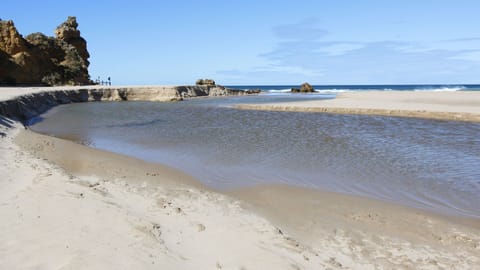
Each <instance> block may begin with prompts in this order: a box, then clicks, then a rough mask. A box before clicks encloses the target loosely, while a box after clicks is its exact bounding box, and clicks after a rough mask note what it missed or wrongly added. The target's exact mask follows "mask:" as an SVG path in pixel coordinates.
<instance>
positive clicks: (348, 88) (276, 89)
mask: <svg viewBox="0 0 480 270" xmlns="http://www.w3.org/2000/svg"><path fill="white" fill-rule="evenodd" d="M227 87H228V88H233V89H245V90H246V89H260V90H262V91H263V92H265V93H270V94H281V93H289V92H290V90H291V89H292V88H294V87H295V88H298V87H300V86H299V85H232V86H227ZM313 87H314V88H315V90H316V91H318V92H319V93H332V94H335V93H342V92H354V91H480V84H429V85H426V84H400V85H398V84H397V85H313Z"/></svg>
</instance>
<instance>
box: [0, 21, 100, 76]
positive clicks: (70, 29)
mask: <svg viewBox="0 0 480 270" xmlns="http://www.w3.org/2000/svg"><path fill="white" fill-rule="evenodd" d="M77 27H78V23H77V20H76V18H75V17H68V19H67V21H65V22H64V23H62V24H61V25H59V26H58V27H57V29H56V30H55V37H49V36H46V35H44V34H42V33H33V34H30V35H28V36H26V37H25V38H23V36H22V35H21V34H20V33H19V32H18V31H17V29H16V28H15V25H14V23H13V21H2V20H0V85H85V84H91V81H90V79H89V77H90V76H89V74H88V65H89V62H88V58H89V57H90V55H89V53H88V51H87V42H86V41H85V39H84V38H82V37H81V36H80V31H79V30H78V29H77Z"/></svg>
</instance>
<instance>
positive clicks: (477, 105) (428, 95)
mask: <svg viewBox="0 0 480 270" xmlns="http://www.w3.org/2000/svg"><path fill="white" fill-rule="evenodd" d="M236 107H237V108H240V109H254V110H274V111H305V112H325V113H341V114H365V115H381V116H400V117H416V118H428V119H438V120H454V121H472V122H480V92H478V91H475V92H473V91H472V92H468V91H464V92H463V91H458V92H432V91H418V92H412V91H365V92H347V93H340V94H338V95H337V97H336V98H335V99H330V100H315V101H302V102H289V103H275V104H245V105H237V106H236Z"/></svg>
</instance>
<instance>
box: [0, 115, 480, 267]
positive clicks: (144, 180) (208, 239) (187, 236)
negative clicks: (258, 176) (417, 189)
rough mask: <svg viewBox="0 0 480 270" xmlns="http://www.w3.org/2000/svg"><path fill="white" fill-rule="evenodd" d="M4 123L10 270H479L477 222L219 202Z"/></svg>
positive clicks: (117, 160) (324, 195)
mask: <svg viewBox="0 0 480 270" xmlns="http://www.w3.org/2000/svg"><path fill="white" fill-rule="evenodd" d="M2 121H4V122H5V124H6V125H8V126H10V128H6V127H2V126H3V125H0V133H1V134H3V135H2V138H1V139H0V156H1V157H2V167H1V169H0V176H1V177H0V178H1V179H3V180H2V181H3V182H4V183H2V188H1V189H0V192H1V193H0V194H1V195H2V196H0V197H1V198H3V199H2V201H0V214H1V215H2V217H5V219H4V220H3V221H2V222H1V223H0V225H1V227H0V231H1V232H0V241H2V242H3V243H6V244H5V246H4V247H1V246H0V266H1V268H9V267H20V266H24V267H28V266H31V267H35V266H39V265H44V266H46V265H48V266H49V268H58V267H59V266H60V265H62V266H65V267H67V268H68V267H70V268H75V267H77V268H78V267H88V268H115V267H121V268H125V267H130V268H142V269H150V268H152V269H154V268H158V267H165V268H174V269H191V268H197V269H211V268H215V267H216V268H218V269H220V268H228V269H230V268H232V269H242V268H243V269H252V268H253V269H258V268H276V269H291V268H292V267H293V268H298V269H318V268H332V269H341V268H345V267H347V268H358V267H359V266H360V267H364V268H387V269H388V268H397V267H404V268H425V267H434V268H435V267H447V268H452V269H469V268H471V267H472V266H474V265H478V264H479V263H480V257H479V256H478V255H477V254H478V251H479V250H480V236H479V235H480V222H479V220H476V219H468V218H458V217H448V216H440V215H436V214H433V213H430V212H427V211H422V210H417V209H413V208H408V207H403V206H399V205H394V204H390V203H385V202H381V201H376V200H371V199H366V198H361V197H356V196H352V195H342V194H336V193H331V192H323V191H314V190H308V189H302V188H295V187H284V186H259V187H253V188H248V189H243V190H236V191H233V192H227V193H226V194H222V193H219V192H216V191H212V190H210V189H208V188H206V187H204V186H203V185H202V184H201V183H199V182H198V181H197V180H195V179H194V178H192V177H190V176H188V175H186V174H184V173H182V172H179V171H177V170H175V169H171V168H169V167H167V166H163V165H160V164H152V163H148V162H145V161H140V160H137V159H134V158H131V157H126V156H122V155H119V154H114V153H110V152H106V151H102V150H98V149H93V148H89V147H87V146H83V145H80V144H76V143H74V142H71V141H66V140H62V139H58V138H54V137H50V136H46V135H41V134H37V133H34V132H31V131H28V130H27V131H24V130H22V126H21V124H19V123H15V122H13V121H10V120H8V119H2ZM71 153H75V155H71ZM98 221H99V222H98ZM25 232H28V233H25ZM51 252H53V254H55V255H56V256H55V258H53V257H49V256H48V254H50V253H51ZM2 258H5V259H2ZM25 258H29V260H25Z"/></svg>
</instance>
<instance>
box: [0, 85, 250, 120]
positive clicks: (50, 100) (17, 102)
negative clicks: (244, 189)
mask: <svg viewBox="0 0 480 270" xmlns="http://www.w3.org/2000/svg"><path fill="white" fill-rule="evenodd" d="M1 91H2V89H1V88H0V93H1ZM244 94H246V92H245V91H242V90H235V89H227V88H224V87H208V86H152V87H118V88H117V87H98V88H96V87H83V88H82V87H78V88H75V89H71V88H68V89H59V88H55V90H48V88H45V90H44V91H32V93H27V94H23V95H19V96H17V97H14V98H10V99H7V100H3V101H0V115H1V116H3V117H7V118H10V119H14V120H18V121H21V122H23V123H25V122H26V121H27V120H28V119H30V118H33V117H35V116H38V115H40V114H42V113H44V112H46V111H47V110H49V109H50V108H52V107H55V106H57V105H61V104H69V103H77V102H93V101H163V102H165V101H180V100H183V99H184V98H192V97H201V96H227V95H244Z"/></svg>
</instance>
